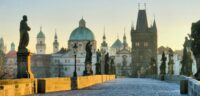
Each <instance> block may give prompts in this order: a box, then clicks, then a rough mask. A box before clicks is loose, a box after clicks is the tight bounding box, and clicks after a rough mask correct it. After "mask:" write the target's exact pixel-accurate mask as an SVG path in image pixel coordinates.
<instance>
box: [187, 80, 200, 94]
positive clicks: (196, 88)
mask: <svg viewBox="0 0 200 96" xmlns="http://www.w3.org/2000/svg"><path fill="white" fill-rule="evenodd" d="M188 96H200V82H199V81H197V80H195V79H193V78H189V79H188Z"/></svg>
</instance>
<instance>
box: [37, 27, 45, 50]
mask: <svg viewBox="0 0 200 96" xmlns="http://www.w3.org/2000/svg"><path fill="white" fill-rule="evenodd" d="M36 51H37V54H45V53H46V44H45V35H44V33H43V32H42V27H40V32H39V33H38V35H37V44H36Z"/></svg>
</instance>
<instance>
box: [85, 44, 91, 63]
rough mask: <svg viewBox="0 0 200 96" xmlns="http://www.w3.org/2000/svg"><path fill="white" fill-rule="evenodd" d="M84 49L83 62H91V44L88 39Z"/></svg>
mask: <svg viewBox="0 0 200 96" xmlns="http://www.w3.org/2000/svg"><path fill="white" fill-rule="evenodd" d="M85 51H86V58H85V62H90V63H91V62H92V44H91V43H90V41H89V42H88V43H87V44H86V47H85Z"/></svg>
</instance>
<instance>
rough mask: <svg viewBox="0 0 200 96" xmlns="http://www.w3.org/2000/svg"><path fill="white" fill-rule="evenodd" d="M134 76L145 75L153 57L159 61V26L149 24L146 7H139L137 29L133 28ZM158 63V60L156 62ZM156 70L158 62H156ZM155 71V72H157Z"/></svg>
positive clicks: (154, 23)
mask: <svg viewBox="0 0 200 96" xmlns="http://www.w3.org/2000/svg"><path fill="white" fill-rule="evenodd" d="M131 42H132V63H133V76H134V77H139V76H145V74H146V70H149V69H147V68H149V66H150V62H151V60H152V59H154V61H157V26H156V22H155V20H154V22H153V25H151V26H150V27H149V26H148V21H147V15H146V9H139V11H138V17H137V25H136V29H134V26H132V28H131ZM155 63H156V62H155ZM153 68H154V69H152V70H155V71H156V68H157V67H156V64H154V67H153ZM156 73H157V72H155V73H154V74H156Z"/></svg>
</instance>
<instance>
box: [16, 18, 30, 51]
mask: <svg viewBox="0 0 200 96" xmlns="http://www.w3.org/2000/svg"><path fill="white" fill-rule="evenodd" d="M27 20H28V19H27V16H26V15H24V16H23V20H21V22H20V41H19V47H18V50H19V51H25V52H27V51H28V50H27V48H26V47H27V46H28V43H29V34H28V31H30V30H31V28H30V27H29V26H28V25H27Z"/></svg>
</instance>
